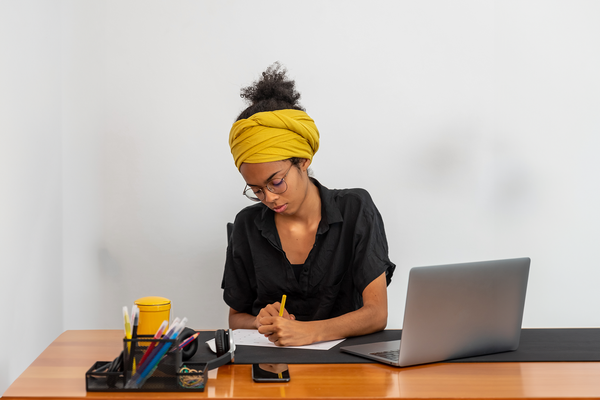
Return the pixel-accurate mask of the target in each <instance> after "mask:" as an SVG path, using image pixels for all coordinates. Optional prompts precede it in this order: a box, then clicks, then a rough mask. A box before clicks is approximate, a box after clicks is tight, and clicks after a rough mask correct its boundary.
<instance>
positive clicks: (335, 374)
mask: <svg viewBox="0 0 600 400" xmlns="http://www.w3.org/2000/svg"><path fill="white" fill-rule="evenodd" d="M122 336H123V332H122V331H121V330H86V331H66V332H64V333H63V334H62V335H60V336H59V337H58V338H57V339H56V340H55V341H54V342H53V343H52V344H51V345H50V346H49V347H48V348H47V349H46V350H44V352H43V353H42V354H41V355H40V356H39V357H38V358H37V359H36V360H35V361H34V362H33V363H32V364H31V365H30V366H29V368H27V370H25V372H23V374H22V375H21V376H20V377H19V378H17V380H16V381H15V382H13V384H12V385H11V386H10V387H9V388H8V390H7V391H6V392H5V393H4V395H3V397H2V399H4V400H9V399H21V400H23V399H40V398H42V399H43V398H46V399H63V398H64V399H77V398H85V397H88V398H93V399H127V398H140V399H142V398H143V399H163V398H169V399H172V398H214V399H220V398H234V399H262V398H283V397H285V398H286V399H299V398H310V399H332V398H333V399H344V398H352V399H356V398H369V399H389V398H405V399H410V398H415V399H416V398H421V399H422V398H478V399H484V398H485V399H519V398H600V363H599V362H561V363H554V362H553V363H533V362H528V363H439V364H429V365H421V366H416V367H408V368H395V367H391V366H386V365H383V364H319V365H310V364H292V365H290V375H291V381H290V382H288V383H285V384H280V383H255V382H253V381H252V378H251V371H250V365H227V366H224V367H221V368H219V369H218V370H216V371H213V373H212V374H211V376H209V381H208V385H207V388H206V389H205V391H204V392H199V393H198V392H196V393H122V392H121V393H119V392H113V393H104V392H102V393H98V392H97V393H87V392H86V391H85V372H86V371H87V370H88V369H89V368H90V366H91V365H92V364H93V363H94V362H95V361H98V360H112V359H113V358H114V357H115V356H116V355H118V354H119V352H120V351H121V340H122Z"/></svg>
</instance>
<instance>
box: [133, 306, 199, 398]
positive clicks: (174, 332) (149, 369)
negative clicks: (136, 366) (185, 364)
mask: <svg viewBox="0 0 600 400" xmlns="http://www.w3.org/2000/svg"><path fill="white" fill-rule="evenodd" d="M186 323H187V318H183V319H182V320H181V322H179V324H178V325H175V324H174V325H173V327H171V329H169V332H167V339H169V340H175V339H177V336H178V335H179V334H180V333H181V331H182V330H183V328H185V324H186ZM169 347H171V344H170V343H162V344H161V345H160V346H159V347H157V348H156V351H155V353H156V355H155V353H152V358H151V359H150V361H148V362H147V363H146V364H147V365H146V366H145V367H144V371H143V372H142V373H141V374H140V376H139V378H138V379H137V380H136V381H134V382H135V383H134V384H133V385H130V387H134V388H140V387H142V386H143V385H144V383H146V380H147V379H148V378H150V377H151V376H152V374H154V371H156V368H157V367H158V363H159V362H160V360H161V359H162V358H163V356H164V355H165V354H166V352H167V351H168V350H169ZM136 375H137V373H136ZM134 377H135V376H134ZM131 380H133V378H132V379H131ZM129 383H131V381H130V382H129ZM129 383H128V384H127V385H129ZM127 385H126V386H125V387H127Z"/></svg>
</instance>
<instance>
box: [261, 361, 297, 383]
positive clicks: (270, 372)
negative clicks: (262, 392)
mask: <svg viewBox="0 0 600 400" xmlns="http://www.w3.org/2000/svg"><path fill="white" fill-rule="evenodd" d="M252 379H254V381H255V382H289V381H290V371H289V369H288V365H287V364H252Z"/></svg>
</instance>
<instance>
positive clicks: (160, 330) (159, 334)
mask: <svg viewBox="0 0 600 400" xmlns="http://www.w3.org/2000/svg"><path fill="white" fill-rule="evenodd" d="M168 324H169V322H168V321H163V323H162V324H160V327H159V328H158V330H157V331H156V333H155V334H154V339H155V340H158V339H160V338H161V337H162V335H163V333H164V331H165V329H167V325H168ZM156 343H158V342H156V341H154V342H152V343H150V346H148V349H146V352H145V353H144V356H143V357H142V359H141V361H140V363H139V365H138V367H141V366H142V365H143V364H144V361H146V359H147V358H148V356H149V355H150V353H152V350H154V347H156Z"/></svg>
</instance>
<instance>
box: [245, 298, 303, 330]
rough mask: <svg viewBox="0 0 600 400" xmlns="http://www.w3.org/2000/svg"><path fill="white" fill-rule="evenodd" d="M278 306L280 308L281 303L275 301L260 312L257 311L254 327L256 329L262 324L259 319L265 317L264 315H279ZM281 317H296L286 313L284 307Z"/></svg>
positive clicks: (291, 318) (290, 318) (292, 318)
mask: <svg viewBox="0 0 600 400" xmlns="http://www.w3.org/2000/svg"><path fill="white" fill-rule="evenodd" d="M280 308H281V303H279V302H277V303H273V304H269V305H267V306H266V307H265V308H263V309H261V310H260V312H259V313H258V315H257V316H256V319H255V321H254V327H255V328H256V329H259V328H260V327H261V326H262V325H263V323H262V322H261V320H262V319H263V318H266V317H279V310H280ZM281 318H285V319H289V320H295V319H296V317H294V315H293V314H290V313H288V312H287V310H286V309H285V308H284V309H283V315H282V317H281ZM259 331H260V330H259ZM261 333H262V332H261ZM265 336H268V333H265Z"/></svg>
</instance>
